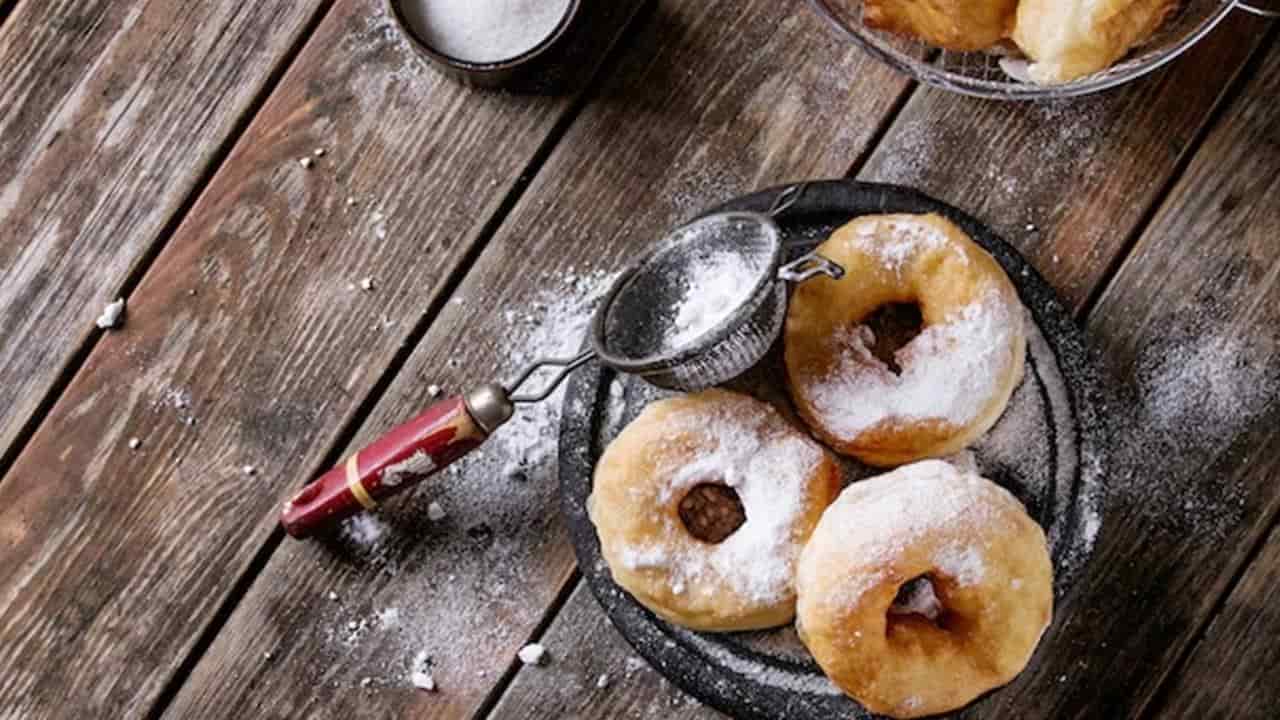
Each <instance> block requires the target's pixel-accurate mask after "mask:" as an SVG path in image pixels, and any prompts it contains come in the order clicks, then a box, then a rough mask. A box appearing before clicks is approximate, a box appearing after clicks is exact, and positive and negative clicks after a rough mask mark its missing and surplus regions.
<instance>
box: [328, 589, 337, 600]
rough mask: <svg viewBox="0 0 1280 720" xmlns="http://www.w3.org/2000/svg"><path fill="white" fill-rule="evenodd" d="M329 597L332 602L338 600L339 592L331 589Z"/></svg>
mask: <svg viewBox="0 0 1280 720" xmlns="http://www.w3.org/2000/svg"><path fill="white" fill-rule="evenodd" d="M328 598H329V601H330V602H338V593H336V592H334V591H332V590H330V591H329V595H328Z"/></svg>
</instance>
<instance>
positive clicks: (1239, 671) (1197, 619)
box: [1102, 47, 1280, 719]
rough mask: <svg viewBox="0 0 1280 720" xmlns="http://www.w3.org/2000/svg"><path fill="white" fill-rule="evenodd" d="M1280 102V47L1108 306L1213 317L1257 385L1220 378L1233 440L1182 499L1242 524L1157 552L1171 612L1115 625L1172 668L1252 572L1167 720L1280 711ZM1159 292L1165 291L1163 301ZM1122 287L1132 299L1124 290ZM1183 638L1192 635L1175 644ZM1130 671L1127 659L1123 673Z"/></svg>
mask: <svg viewBox="0 0 1280 720" xmlns="http://www.w3.org/2000/svg"><path fill="white" fill-rule="evenodd" d="M1277 95H1280V47H1273V48H1272V50H1271V52H1270V54H1269V55H1268V58H1267V61H1266V62H1265V63H1264V64H1263V65H1261V66H1260V67H1258V69H1257V71H1256V74H1255V75H1254V77H1253V79H1252V81H1251V82H1250V84H1249V87H1248V89H1247V91H1246V93H1245V95H1244V97H1243V98H1242V99H1241V100H1240V101H1239V102H1237V103H1235V104H1234V105H1233V106H1232V107H1231V108H1229V109H1228V112H1227V115H1226V117H1225V118H1224V120H1223V123H1222V126H1221V127H1219V128H1218V129H1217V130H1215V132H1214V134H1213V135H1212V136H1211V137H1210V138H1209V140H1208V142H1207V143H1206V144H1205V146H1204V148H1203V150H1202V152H1201V153H1200V155H1199V156H1198V157H1197V159H1196V161H1195V162H1194V163H1193V165H1192V167H1191V169H1190V171H1189V172H1188V174H1187V176H1186V178H1184V179H1183V181H1182V183H1181V184H1180V185H1179V187H1178V190H1177V191H1176V192H1175V193H1174V194H1173V195H1172V196H1171V197H1170V198H1169V202H1168V203H1167V205H1166V207H1165V210H1164V211H1163V212H1162V213H1161V215H1160V217H1159V218H1157V220H1156V223H1155V225H1154V227H1153V228H1152V231H1151V232H1150V233H1148V234H1147V236H1146V237H1145V238H1144V239H1143V244H1142V245H1140V246H1139V248H1138V250H1137V252H1136V253H1135V255H1134V257H1133V259H1132V260H1131V261H1130V262H1129V263H1128V264H1127V265H1126V268H1125V272H1124V273H1122V274H1121V276H1120V277H1119V278H1117V281H1116V289H1115V290H1114V291H1113V293H1112V296H1111V297H1109V298H1108V300H1107V302H1108V304H1110V305H1111V306H1113V307H1133V305H1134V303H1133V299H1134V298H1141V299H1142V300H1143V301H1144V302H1146V301H1147V298H1148V297H1149V298H1151V299H1152V300H1156V301H1164V300H1165V298H1169V299H1170V300H1172V299H1173V298H1179V304H1174V303H1173V302H1172V301H1166V302H1159V303H1158V304H1160V305H1164V306H1165V307H1164V309H1163V310H1162V313H1168V312H1170V310H1172V309H1174V308H1179V309H1180V313H1179V314H1182V315H1185V314H1188V313H1191V314H1193V317H1194V316H1195V315H1201V316H1204V317H1206V318H1207V327H1204V328H1203V330H1202V333H1203V334H1202V336H1200V337H1198V339H1197V342H1198V343H1199V344H1200V345H1201V346H1202V347H1209V348H1212V347H1214V345H1215V344H1217V343H1222V342H1224V341H1223V340H1221V339H1220V338H1224V337H1225V338H1228V340H1226V341H1225V342H1226V343H1227V345H1226V347H1228V348H1229V349H1230V350H1231V351H1232V352H1233V353H1234V355H1235V357H1234V358H1233V359H1232V365H1233V366H1234V367H1235V368H1236V375H1237V376H1238V377H1242V378H1245V379H1247V380H1248V383H1236V382H1227V381H1228V380H1229V379H1230V378H1231V376H1230V375H1228V376H1224V377H1221V378H1219V380H1220V382H1224V383H1227V384H1226V387H1227V388H1228V389H1230V390H1233V391H1235V392H1234V393H1233V395H1234V397H1231V398H1229V399H1228V402H1230V403H1232V404H1233V405H1234V406H1235V411H1236V412H1235V416H1236V419H1237V420H1238V421H1239V422H1238V427H1235V428H1233V429H1234V430H1236V431H1237V432H1235V433H1233V435H1234V436H1233V437H1230V438H1227V437H1220V436H1217V435H1218V434H1219V429H1218V428H1214V427H1212V426H1210V427H1206V428H1204V431H1203V435H1205V436H1206V437H1204V438H1203V440H1202V441H1201V442H1202V443H1204V444H1206V445H1208V444H1209V443H1211V442H1212V443H1214V444H1215V445H1216V447H1213V446H1211V447H1205V448H1204V449H1203V451H1202V452H1199V453H1197V454H1196V456H1195V458H1194V459H1195V463H1194V464H1193V465H1192V466H1191V467H1190V468H1189V470H1190V471H1192V472H1193V473H1194V475H1195V476H1194V477H1193V479H1192V480H1190V481H1189V482H1190V483H1191V485H1192V487H1191V489H1190V490H1189V491H1188V492H1187V493H1186V495H1187V497H1189V498H1193V499H1194V498H1196V497H1197V495H1198V494H1203V493H1213V494H1218V495H1221V496H1222V497H1225V498H1230V499H1231V501H1232V505H1237V504H1238V508H1237V512H1238V516H1237V514H1236V513H1233V516H1232V517H1231V518H1229V519H1230V520H1232V522H1230V523H1229V524H1227V525H1226V526H1225V527H1223V528H1222V530H1223V532H1222V533H1221V534H1220V535H1218V536H1209V537H1207V536H1205V534H1204V533H1197V534H1195V535H1192V536H1190V537H1184V538H1179V539H1178V542H1176V543H1166V542H1159V543H1156V544H1155V545H1154V546H1153V547H1150V549H1149V550H1148V555H1149V556H1151V557H1153V558H1154V559H1155V562H1154V563H1152V562H1149V561H1148V562H1143V563H1142V564H1141V565H1139V566H1138V567H1140V568H1141V573H1140V574H1141V575H1142V576H1148V575H1149V576H1150V578H1160V580H1161V581H1162V582H1163V583H1165V584H1167V585H1168V586H1169V587H1168V589H1167V590H1164V592H1166V593H1168V594H1169V595H1171V596H1172V597H1171V600H1172V601H1171V602H1167V603H1161V604H1160V606H1158V607H1156V608H1152V607H1151V606H1150V605H1148V606H1147V609H1148V610H1155V611H1156V612H1155V613H1154V614H1155V617H1148V618H1144V622H1142V623H1141V624H1137V623H1136V622H1134V621H1135V620H1137V619H1138V617H1139V614H1138V613H1136V612H1134V611H1133V610H1127V611H1126V612H1124V613H1118V617H1116V618H1115V621H1116V622H1115V625H1114V627H1126V628H1128V629H1127V630H1126V632H1128V633H1134V634H1136V635H1137V638H1136V642H1138V643H1142V645H1135V651H1136V650H1138V649H1141V650H1142V651H1143V655H1144V658H1143V662H1147V663H1149V662H1150V660H1149V659H1148V658H1150V657H1152V656H1154V655H1155V653H1156V652H1160V653H1161V654H1162V655H1173V654H1175V653H1176V652H1178V651H1179V650H1180V649H1181V648H1183V647H1185V646H1186V644H1187V643H1188V641H1190V640H1192V639H1193V638H1194V637H1195V631H1196V630H1197V628H1200V627H1203V625H1204V623H1205V621H1206V619H1207V618H1208V617H1209V613H1210V612H1211V611H1212V610H1213V609H1214V607H1215V602H1216V601H1217V598H1219V597H1220V595H1221V592H1222V591H1224V590H1225V589H1228V588H1229V586H1228V584H1227V583H1228V581H1230V580H1231V579H1232V576H1233V574H1234V573H1235V572H1236V570H1237V568H1239V567H1240V565H1241V563H1242V562H1246V561H1249V560H1251V561H1252V562H1251V564H1250V565H1249V566H1248V570H1247V571H1246V572H1245V573H1244V577H1243V579H1241V580H1240V582H1239V585H1238V586H1236V587H1235V589H1234V591H1233V592H1231V594H1230V595H1229V596H1227V598H1226V601H1225V605H1224V606H1223V608H1222V610H1221V613H1220V614H1219V615H1218V616H1217V617H1216V618H1215V619H1214V620H1213V624H1212V625H1210V626H1209V628H1208V630H1207V632H1206V634H1205V636H1204V638H1203V639H1202V640H1200V642H1199V644H1198V645H1197V646H1196V647H1195V648H1194V650H1193V651H1192V652H1191V653H1190V655H1189V657H1188V659H1187V660H1186V662H1185V665H1184V667H1183V669H1182V672H1181V673H1180V674H1179V675H1177V677H1175V678H1174V679H1172V680H1171V683H1172V686H1171V689H1170V691H1169V692H1168V693H1167V695H1166V696H1165V697H1164V698H1162V700H1161V702H1160V704H1159V705H1158V706H1157V707H1155V708H1154V710H1155V711H1156V712H1155V714H1157V715H1158V716H1160V717H1171V718H1206V717H1213V718H1259V719H1261V718H1273V717H1275V716H1276V712H1277V709H1278V708H1280V686H1278V685H1277V684H1276V683H1274V682H1271V681H1270V679H1272V678H1274V677H1275V675H1276V672H1277V670H1278V669H1280V649H1278V648H1277V644H1276V641H1275V639H1276V636H1277V632H1280V605H1277V603H1276V602H1275V598H1274V595H1275V588H1276V582H1277V580H1278V578H1280V536H1278V535H1277V533H1276V531H1275V522H1276V517H1277V514H1278V513H1280V491H1278V490H1277V488H1276V483H1275V479H1276V477H1277V475H1280V430H1278V429H1277V428H1280V403H1277V402H1276V396H1277V393H1280V244H1278V243H1277V238H1280V202H1277V201H1276V198H1278V197H1280V174H1277V168H1280V105H1277V103H1276V102H1275V98H1276V97H1277ZM1122 284H1123V286H1122ZM1158 285H1164V287H1162V288H1161V289H1160V290H1159V291H1156V290H1155V288H1156V287H1157V286H1158ZM1124 286H1128V287H1132V288H1133V289H1132V290H1128V291H1126V290H1124V289H1123V287H1124ZM1188 297H1194V298H1196V301H1195V302H1194V304H1192V305H1191V306H1190V307H1187V305H1186V304H1183V303H1184V302H1185V301H1182V300H1181V298H1188ZM1153 304H1155V303H1153ZM1144 324H1145V323H1144ZM1125 329H1126V330H1127V329H1128V328H1125ZM1139 332H1140V333H1142V334H1143V335H1145V336H1146V337H1151V336H1152V335H1153V334H1154V333H1155V332H1158V327H1155V326H1152V325H1147V326H1146V327H1142V328H1141V329H1140V330H1139ZM1149 341H1154V338H1152V340H1149ZM1129 344H1132V341H1127V342H1126V345H1129ZM1263 395H1265V397H1262V396H1263ZM1212 397H1213V396H1212V395H1210V399H1212ZM1268 533H1269V534H1270V538H1269V539H1268V540H1266V541H1265V543H1266V544H1265V546H1264V547H1263V548H1262V550H1261V552H1260V553H1259V554H1258V556H1257V558H1256V559H1254V558H1252V557H1250V552H1251V550H1252V549H1253V548H1254V547H1255V546H1256V544H1257V543H1258V542H1259V538H1260V537H1263V536H1265V535H1267V534H1268ZM1118 540H1119V541H1120V542H1129V543H1132V542H1134V541H1145V540H1146V537H1145V536H1136V537H1135V535H1134V534H1131V533H1130V534H1122V535H1120V536H1119V538H1118ZM1122 559H1128V558H1127V557H1125V558H1122ZM1107 579H1109V578H1107ZM1148 581H1149V580H1148ZM1144 589H1145V588H1144ZM1135 609H1136V605H1135ZM1126 621H1128V622H1127V623H1126ZM1122 623H1126V624H1122ZM1175 628H1176V629H1178V630H1183V629H1184V628H1185V630H1184V631H1181V632H1177V633H1171V632H1169V631H1170V630H1171V629H1175ZM1102 630H1103V632H1105V630H1106V628H1105V627H1104V628H1103V629H1102ZM1123 661H1124V658H1123V657H1121V658H1117V659H1116V661H1115V662H1117V663H1120V662H1123ZM1158 679H1159V678H1158V677H1155V678H1152V679H1151V680H1152V681H1154V680H1158ZM1147 685H1148V683H1144V684H1143V686H1142V690H1143V695H1146V694H1148V693H1149V688H1148V687H1147Z"/></svg>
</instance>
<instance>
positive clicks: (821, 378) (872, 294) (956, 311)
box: [783, 215, 1026, 467]
mask: <svg viewBox="0 0 1280 720" xmlns="http://www.w3.org/2000/svg"><path fill="white" fill-rule="evenodd" d="M817 252H819V253H820V254H822V255H824V256H825V257H828V258H830V259H831V260H834V261H835V262H837V263H840V264H841V265H843V266H844V267H845V270H846V273H845V276H844V278H843V279H841V280H833V279H830V278H818V279H815V280H811V281H809V282H806V283H804V284H802V285H800V286H798V287H797V288H796V290H795V294H794V295H793V297H792V300H791V305H790V308H789V309H788V311H787V321H786V329H785V333H784V341H783V342H784V346H785V356H786V368H787V376H788V380H789V386H790V390H791V397H792V399H793V400H794V401H795V404H796V407H797V409H798V410H799V412H800V415H801V416H802V417H803V418H804V419H805V421H806V422H807V423H808V424H809V425H810V427H812V428H813V430H814V432H815V433H816V434H817V435H818V436H819V437H821V438H822V439H823V440H825V441H826V442H827V443H828V444H829V445H831V447H833V448H835V449H836V450H838V451H839V452H841V453H844V454H847V455H852V456H854V457H856V458H858V459H859V460H861V461H863V462H865V463H868V464H870V465H876V466H881V467H889V466H894V465H900V464H903V463H908V462H913V461H915V460H920V459H922V458H928V457H942V456H945V455H950V454H952V453H955V452H957V451H959V450H961V449H963V448H964V447H965V446H966V445H968V444H969V443H970V442H972V441H973V440H975V439H977V438H978V437H979V436H980V435H982V434H983V433H985V432H986V431H987V430H989V429H991V426H992V425H994V424H995V423H996V421H997V420H998V419H999V418H1000V415H1001V413H1003V412H1004V409H1005V406H1006V405H1008V403H1009V398H1010V396H1012V394H1013V391H1014V389H1015V388H1017V386H1018V383H1019V382H1020V381H1021V380H1022V374H1023V365H1024V362H1025V355H1026V337H1025V327H1024V322H1025V320H1024V317H1023V314H1024V310H1023V308H1022V304H1021V303H1020V301H1019V300H1018V294H1017V291H1016V290H1015V289H1014V287H1013V284H1012V283H1011V282H1010V281H1009V277H1008V276H1007V275H1005V273H1004V270H1003V269H1001V267H1000V265H999V263H997V262H996V261H995V259H994V258H992V257H991V256H990V255H988V254H987V253H986V251H984V250H983V249H982V248H980V247H978V245H977V244H975V243H974V242H973V240H971V239H969V236H967V235H966V234H965V233H964V231H963V230H961V229H960V228H958V227H956V226H955V224H953V223H952V222H950V221H949V220H947V219H945V218H943V217H941V216H939V215H878V216H876V215H873V216H865V217H860V218H858V219H856V220H854V221H853V222H851V223H849V224H848V225H845V226H844V227H842V228H840V229H839V230H837V231H836V232H835V233H834V234H833V235H832V236H831V238H830V239H828V240H827V241H826V242H824V243H823V244H822V245H821V246H819V247H818V250H817ZM895 308H897V309H900V308H906V309H907V310H908V311H909V313H908V314H912V313H914V314H915V315H916V317H917V318H918V322H919V323H920V324H921V328H920V331H919V334H918V335H915V337H914V338H912V339H911V340H910V341H909V342H907V343H906V344H905V345H903V346H901V347H899V348H897V349H896V351H893V352H892V353H891V354H889V353H890V351H889V350H883V349H880V348H879V347H878V341H881V340H883V339H884V338H883V337H877V334H876V332H875V331H874V330H873V329H872V327H871V323H872V318H873V317H877V316H878V315H879V313H880V312H881V311H883V310H885V309H895ZM878 350H879V355H880V357H878V356H877V351H878ZM882 357H884V358H885V359H882Z"/></svg>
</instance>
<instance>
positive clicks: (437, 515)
mask: <svg viewBox="0 0 1280 720" xmlns="http://www.w3.org/2000/svg"><path fill="white" fill-rule="evenodd" d="M448 516H449V513H447V512H445V509H444V507H443V506H442V505H441V504H440V503H438V502H436V501H434V500H432V501H431V504H430V505H428V506H427V518H428V519H430V520H431V522H440V521H441V520H443V519H445V518H446V517H448Z"/></svg>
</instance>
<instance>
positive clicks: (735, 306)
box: [280, 185, 844, 537]
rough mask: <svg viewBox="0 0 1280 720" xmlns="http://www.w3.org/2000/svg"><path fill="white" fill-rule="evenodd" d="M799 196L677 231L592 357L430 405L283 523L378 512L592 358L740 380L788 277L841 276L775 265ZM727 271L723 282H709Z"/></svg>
mask: <svg viewBox="0 0 1280 720" xmlns="http://www.w3.org/2000/svg"><path fill="white" fill-rule="evenodd" d="M803 191H804V186H803V185H794V186H791V187H789V188H787V189H785V190H783V191H782V192H780V193H779V194H778V197H777V199H776V200H775V202H774V203H773V207H772V208H770V210H769V211H768V212H767V213H754V212H723V213H716V214H714V215H708V216H707V217H704V218H702V219H700V220H696V221H694V222H692V223H689V224H687V225H684V226H682V227H680V228H677V229H676V230H674V231H673V232H671V233H670V234H669V235H667V236H666V237H665V238H663V240H662V241H661V242H660V243H659V244H658V245H657V246H656V247H655V249H654V250H653V251H652V252H651V253H650V254H649V255H648V256H646V257H645V258H644V259H643V260H641V261H640V262H639V263H637V264H636V265H634V266H633V267H631V268H630V269H628V270H626V271H625V272H624V273H623V274H622V275H621V276H619V278H618V279H617V280H616V281H615V282H614V284H613V287H612V289H611V290H610V291H609V293H608V295H606V296H605V298H604V300H603V302H602V303H601V305H600V307H599V308H598V309H597V310H596V313H595V315H594V317H593V318H592V323H591V337H590V339H591V349H590V350H588V351H586V352H584V353H582V354H580V355H577V356H575V357H571V358H548V359H543V360H538V361H536V362H534V363H533V364H532V365H530V366H529V367H528V368H526V369H525V370H524V371H523V372H521V373H520V374H519V375H518V376H517V378H516V380H515V381H514V382H512V383H511V384H510V385H507V386H503V385H499V384H497V383H490V384H487V385H482V386H480V387H478V388H476V389H475V390H473V391H471V392H470V393H467V394H466V395H463V396H458V397H453V398H450V399H447V400H443V401H441V402H439V403H436V404H435V405H433V406H432V407H431V408H429V409H428V410H427V411H426V412H424V413H422V414H421V415H419V416H418V417H416V418H414V419H413V420H410V421H409V422H407V423H405V424H403V425H401V426H399V427H397V428H395V429H394V430H392V431H391V432H389V433H387V434H386V435H384V436H383V437H382V438H381V439H379V440H378V441H376V442H374V443H373V444H372V445H370V446H369V447H366V448H364V449H363V450H360V451H359V452H356V453H355V454H353V455H352V456H351V457H350V458H348V459H347V460H346V461H345V462H343V463H341V464H340V465H339V466H338V467H335V468H333V469H332V470H330V471H329V472H327V473H325V474H324V475H323V476H321V477H320V478H319V479H318V480H316V481H315V482H313V483H311V484H310V485H308V486H307V487H305V488H303V489H302V490H301V491H300V492H299V493H298V494H297V495H295V496H294V498H293V499H292V500H290V501H289V502H287V503H285V506H284V509H283V511H282V512H281V516H280V522H281V524H282V525H284V528H285V530H286V531H288V533H289V534H290V535H292V536H294V537H306V536H308V535H310V534H312V533H313V532H315V531H316V530H317V529H319V528H321V527H323V526H325V525H328V524H330V523H333V522H335V521H337V520H341V519H343V518H346V517H350V516H351V515H354V514H356V513H359V512H361V511H363V510H367V509H372V508H374V507H375V506H376V505H377V503H378V501H379V500H382V499H384V498H387V497H390V496H392V495H395V494H396V493H399V492H401V491H403V490H405V489H406V488H409V487H412V486H413V485H414V484H416V483H418V482H420V481H421V480H423V479H425V478H426V477H428V476H430V475H433V474H435V473H436V472H439V471H440V470H441V469H443V468H444V467H446V466H447V465H449V464H450V463H452V462H454V461H455V460H457V459H458V458H460V457H462V456H463V455H465V454H467V453H468V452H470V451H471V450H473V449H475V448H476V447H478V446H479V445H480V444H481V443H482V442H484V441H485V439H486V438H488V436H489V435H490V434H492V433H493V432H494V431H496V430H497V429H498V428H499V427H501V426H502V425H503V424H504V423H505V422H506V421H507V420H509V419H511V416H512V414H513V413H514V411H515V406H516V405H520V404H526V403H536V402H541V401H542V400H545V399H546V398H547V397H549V396H550V395H551V393H552V392H553V391H554V390H555V388H556V387H557V386H559V385H560V383H561V382H563V381H564V379H565V378H566V377H567V376H568V375H569V373H571V372H572V371H573V370H574V369H576V368H578V367H580V366H582V365H583V364H585V363H587V362H588V361H590V360H592V359H598V360H599V361H600V362H601V363H603V364H605V365H608V366H610V367H612V368H614V369H615V370H618V371H620V372H625V373H631V374H634V375H639V376H641V377H643V378H644V379H646V380H647V381H649V382H651V383H653V384H654V385H657V386H659V387H664V388H668V389H674V390H686V391H692V390H701V389H703V388H708V387H711V386H713V385H718V384H720V383H722V382H725V381H728V380H731V379H733V378H735V377H737V376H738V375H741V374H742V373H743V372H745V371H746V370H747V369H749V368H750V367H752V366H753V365H755V364H756V363H757V362H759V361H760V359H761V358H763V357H764V355H765V353H767V352H768V350H769V348H770V346H771V345H772V344H773V342H774V340H776V339H777V337H778V334H779V333H780V332H781V331H782V323H783V319H784V317H785V315H786V309H787V297H788V293H787V283H788V282H804V281H805V280H808V279H810V278H813V277H817V276H819V275H825V276H828V277H834V278H840V277H842V276H843V275H844V269H843V268H841V267H840V266H839V265H837V264H835V263H833V262H831V261H830V260H827V259H826V258H823V257H821V256H819V255H817V254H814V253H810V254H808V255H805V256H804V257H801V258H799V259H798V260H796V261H794V262H791V263H788V264H786V265H783V264H782V260H783V258H784V257H785V255H786V253H785V248H784V247H783V242H782V231H781V229H780V228H779V227H778V225H777V223H776V222H775V221H774V218H775V217H777V216H778V215H780V214H782V213H784V212H786V211H787V209H788V208H789V207H791V205H793V204H794V203H795V201H796V200H798V199H799V197H800V195H801V193H802V192H803ZM728 268H732V271H733V272H732V275H731V276H722V275H717V274H718V273H722V272H728V270H727V269H728ZM708 276H711V279H712V280H718V281H720V282H719V285H720V286H727V287H728V290H730V291H731V292H732V295H731V296H730V297H731V298H732V300H731V301H730V302H729V303H728V304H725V305H723V306H721V307H719V308H718V309H717V311H716V312H714V313H713V314H710V315H707V316H706V317H705V318H704V320H705V323H704V324H705V326H703V325H693V326H692V327H690V326H687V325H682V324H681V317H682V314H681V311H682V309H684V308H685V307H686V306H687V303H689V302H690V301H691V300H692V301H697V299H698V298H697V297H696V295H697V293H698V292H699V289H700V287H701V286H700V285H699V283H698V282H697V281H698V280H700V279H703V278H706V277H708ZM726 277H727V280H728V282H727V283H726V282H724V281H725V280H726ZM689 330H692V334H688V333H686V332H682V331H689ZM685 336H687V339H684V337H685ZM673 338H680V340H679V341H678V342H673ZM545 370H550V371H551V372H552V375H551V377H550V378H548V380H547V381H546V382H544V383H543V385H542V387H541V388H540V389H537V390H532V391H521V388H523V387H525V386H526V385H527V384H529V382H530V380H531V379H532V378H533V377H534V376H535V375H538V374H540V373H542V372H543V371H545Z"/></svg>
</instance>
